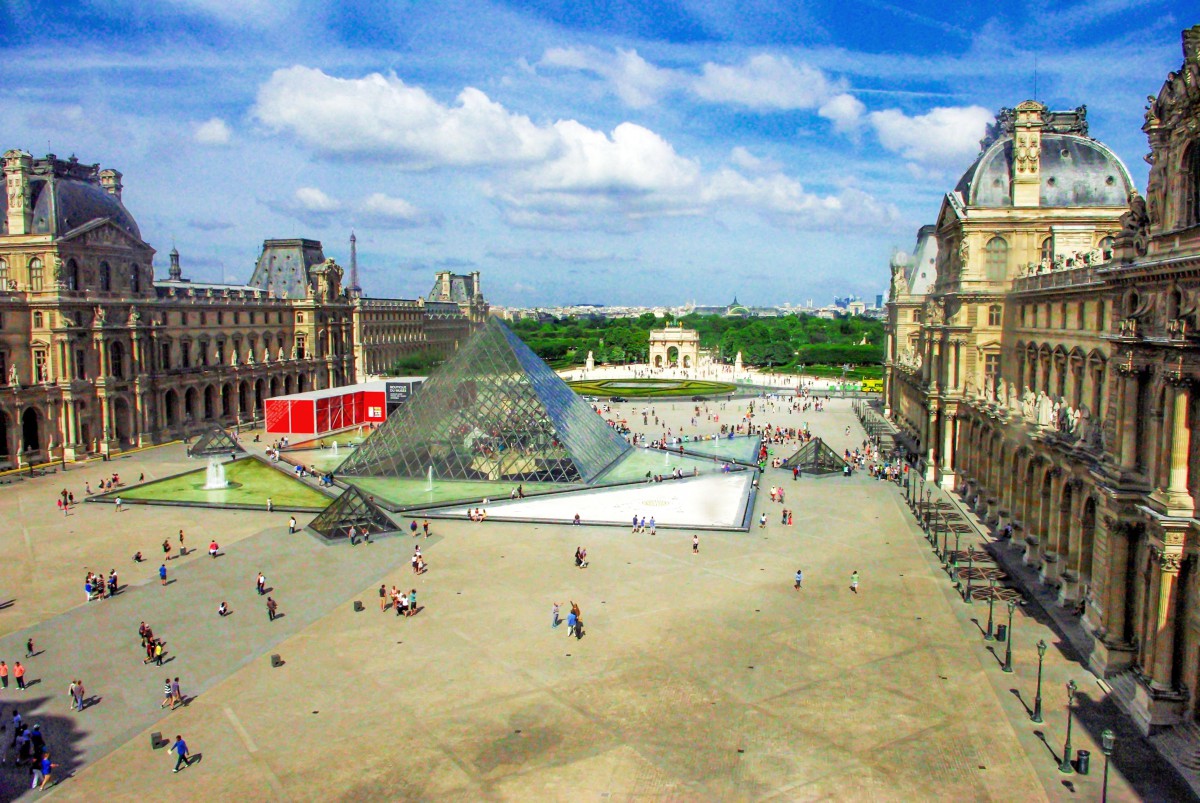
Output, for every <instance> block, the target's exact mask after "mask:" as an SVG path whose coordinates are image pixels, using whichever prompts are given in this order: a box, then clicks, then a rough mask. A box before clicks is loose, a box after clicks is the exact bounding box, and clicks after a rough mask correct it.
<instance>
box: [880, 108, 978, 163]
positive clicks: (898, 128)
mask: <svg viewBox="0 0 1200 803" xmlns="http://www.w3.org/2000/svg"><path fill="white" fill-rule="evenodd" d="M994 117H995V115H994V114H993V113H992V112H989V111H988V110H987V109H985V108H983V107H982V106H954V107H938V108H936V109H933V110H931V111H929V112H928V113H926V114H922V115H918V116H916V117H909V116H908V115H906V114H905V113H904V112H902V111H900V110H899V109H887V110H885V111H881V112H871V114H869V115H868V119H869V120H870V123H871V126H872V127H873V128H874V129H875V134H876V136H878V137H879V142H880V144H882V145H883V147H884V148H886V149H888V150H889V151H892V152H893V153H899V154H900V155H901V156H903V157H904V158H905V159H910V160H912V161H914V162H919V163H921V164H923V165H927V166H934V167H961V166H965V165H966V163H968V162H970V160H971V159H972V158H974V157H975V155H976V154H977V153H978V152H979V140H980V139H981V138H982V137H983V134H984V130H985V129H986V128H987V124H988V123H990V122H992V120H993V119H994Z"/></svg>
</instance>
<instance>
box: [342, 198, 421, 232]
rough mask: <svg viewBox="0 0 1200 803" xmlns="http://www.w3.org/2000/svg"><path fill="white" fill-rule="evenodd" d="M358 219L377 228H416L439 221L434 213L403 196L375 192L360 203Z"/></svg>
mask: <svg viewBox="0 0 1200 803" xmlns="http://www.w3.org/2000/svg"><path fill="white" fill-rule="evenodd" d="M357 213H358V214H357V215H356V218H355V219H356V220H358V221H360V222H362V223H363V224H364V225H367V226H374V227H376V228H394V229H404V228H415V227H417V226H425V225H429V224H431V223H435V222H437V218H436V217H435V216H434V215H431V214H429V213H428V212H426V211H424V210H422V209H420V208H419V207H417V206H415V205H413V204H411V203H409V202H408V201H406V200H404V199H403V198H393V197H392V196H390V195H385V194H384V193H382V192H375V193H372V194H370V195H368V196H367V197H366V198H365V199H363V201H362V203H360V204H359V205H358V208H357Z"/></svg>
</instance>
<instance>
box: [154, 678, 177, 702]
mask: <svg viewBox="0 0 1200 803" xmlns="http://www.w3.org/2000/svg"><path fill="white" fill-rule="evenodd" d="M174 700H175V695H174V693H173V692H172V690H171V679H170V678H167V679H165V680H164V681H163V698H162V702H161V703H159V704H158V707H159V708H160V709H161V708H166V707H167V706H168V705H170V706H171V707H172V708H174V707H175V705H174Z"/></svg>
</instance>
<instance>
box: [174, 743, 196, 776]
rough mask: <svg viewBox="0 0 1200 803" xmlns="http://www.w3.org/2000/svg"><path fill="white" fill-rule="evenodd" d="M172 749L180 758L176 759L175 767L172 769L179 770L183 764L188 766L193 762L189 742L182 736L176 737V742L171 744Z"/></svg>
mask: <svg viewBox="0 0 1200 803" xmlns="http://www.w3.org/2000/svg"><path fill="white" fill-rule="evenodd" d="M171 749H172V750H173V751H175V754H176V755H177V756H178V758H177V759H175V769H174V770H172V771H173V772H179V768H180V767H181V766H183V767H186V766H188V765H189V764H191V763H192V760H191V758H190V757H189V756H188V746H187V742H185V741H184V740H183V737H182V736H176V737H175V744H173V745H171Z"/></svg>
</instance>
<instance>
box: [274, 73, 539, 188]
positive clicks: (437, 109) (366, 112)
mask: <svg viewBox="0 0 1200 803" xmlns="http://www.w3.org/2000/svg"><path fill="white" fill-rule="evenodd" d="M254 115H255V117H256V118H257V119H258V120H259V121H261V122H262V123H263V124H264V125H265V126H266V127H267V128H268V129H270V130H272V131H275V132H287V133H290V134H292V135H293V136H295V137H296V138H297V139H299V140H300V141H301V142H303V143H304V144H306V145H308V146H309V147H311V148H313V149H314V150H317V151H319V152H321V153H325V154H330V155H352V154H372V155H378V156H386V157H388V158H391V159H392V160H394V161H396V162H397V163H399V164H403V165H405V166H409V167H414V168H423V167H437V166H458V167H465V166H475V165H513V164H521V163H528V162H535V161H539V160H543V159H545V158H546V157H547V156H548V155H549V154H550V153H551V152H552V150H553V149H554V147H555V145H556V144H557V138H556V137H555V135H554V133H553V131H551V130H548V129H547V128H545V127H543V126H538V125H535V124H534V123H533V122H532V121H531V120H530V119H529V118H528V117H525V116H523V115H518V114H513V113H511V112H509V111H507V110H506V109H505V108H504V107H503V106H501V105H500V104H499V103H495V102H493V101H492V100H490V99H489V98H488V97H487V95H485V94H484V93H483V92H480V91H479V90H478V89H474V88H471V87H468V88H466V89H464V90H463V91H462V92H461V93H459V95H458V98H457V99H456V102H455V103H454V105H450V106H447V105H443V104H441V103H439V102H438V101H437V100H435V99H434V98H432V97H430V96H429V94H428V93H426V92H425V91H424V90H423V89H420V88H419V87H413V86H409V85H408V84H406V83H404V82H403V81H402V80H400V79H399V78H397V77H396V76H395V75H389V76H385V75H381V74H379V73H372V74H370V75H367V76H366V77H364V78H350V79H344V78H334V77H333V76H330V75H326V74H325V73H323V72H322V71H321V70H316V69H311V68H308V67H290V68H287V69H280V70H276V71H275V72H274V73H273V74H272V75H271V77H270V79H268V80H267V82H266V83H265V84H263V86H262V87H261V88H260V89H259V91H258V99H257V102H256V104H255V107H254Z"/></svg>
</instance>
